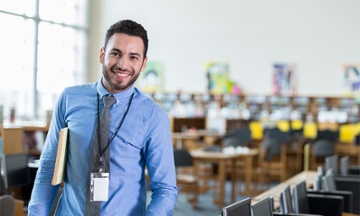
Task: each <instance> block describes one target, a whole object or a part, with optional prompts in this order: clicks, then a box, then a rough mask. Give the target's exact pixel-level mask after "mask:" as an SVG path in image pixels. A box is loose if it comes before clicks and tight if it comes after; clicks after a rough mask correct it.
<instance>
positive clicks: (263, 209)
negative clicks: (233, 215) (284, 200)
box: [251, 197, 273, 216]
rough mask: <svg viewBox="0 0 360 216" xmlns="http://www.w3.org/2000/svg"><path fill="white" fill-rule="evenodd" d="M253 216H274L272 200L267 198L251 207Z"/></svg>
mask: <svg viewBox="0 0 360 216" xmlns="http://www.w3.org/2000/svg"><path fill="white" fill-rule="evenodd" d="M251 212H252V216H272V215H273V209H272V206H271V198H270V197H266V198H264V199H262V200H260V201H259V202H257V203H255V204H253V205H252V206H251Z"/></svg>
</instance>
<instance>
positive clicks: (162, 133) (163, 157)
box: [145, 111, 178, 216]
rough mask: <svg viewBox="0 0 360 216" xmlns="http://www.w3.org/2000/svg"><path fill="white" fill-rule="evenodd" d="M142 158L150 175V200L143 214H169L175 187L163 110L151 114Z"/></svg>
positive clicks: (171, 210)
mask: <svg viewBox="0 0 360 216" xmlns="http://www.w3.org/2000/svg"><path fill="white" fill-rule="evenodd" d="M153 117H154V118H153V122H152V124H151V125H152V128H151V129H150V131H149V135H148V137H147V143H146V150H145V154H146V155H145V157H146V164H147V168H148V173H149V177H150V184H149V186H150V190H151V191H152V196H151V201H150V204H149V205H148V207H147V212H146V215H147V216H150V215H161V216H164V215H169V216H170V215H172V213H173V210H174V207H175V203H176V198H177V192H178V189H177V187H176V175H175V164H174V152H173V147H172V139H171V132H170V122H169V118H168V116H167V115H166V113H165V112H161V111H160V112H158V113H157V115H153Z"/></svg>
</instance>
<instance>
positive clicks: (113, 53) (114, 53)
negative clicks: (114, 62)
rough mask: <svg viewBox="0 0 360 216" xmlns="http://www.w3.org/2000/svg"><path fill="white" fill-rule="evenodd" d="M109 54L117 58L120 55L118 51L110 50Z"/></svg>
mask: <svg viewBox="0 0 360 216" xmlns="http://www.w3.org/2000/svg"><path fill="white" fill-rule="evenodd" d="M110 56H111V57H117V58H118V57H120V53H118V52H111V53H110Z"/></svg>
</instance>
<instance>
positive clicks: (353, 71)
mask: <svg viewBox="0 0 360 216" xmlns="http://www.w3.org/2000/svg"><path fill="white" fill-rule="evenodd" d="M343 77H344V88H345V94H348V95H351V96H353V95H360V64H344V65H343Z"/></svg>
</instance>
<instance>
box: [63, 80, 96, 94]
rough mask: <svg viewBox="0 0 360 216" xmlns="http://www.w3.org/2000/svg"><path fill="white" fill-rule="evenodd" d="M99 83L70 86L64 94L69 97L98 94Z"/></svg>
mask: <svg viewBox="0 0 360 216" xmlns="http://www.w3.org/2000/svg"><path fill="white" fill-rule="evenodd" d="M96 85H97V82H93V83H85V84H80V85H74V86H69V87H66V88H65V89H64V93H65V94H67V95H69V94H70V95H71V94H77V95H79V94H89V93H92V92H96Z"/></svg>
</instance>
